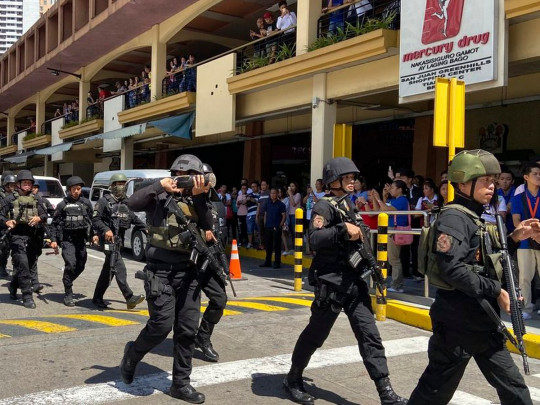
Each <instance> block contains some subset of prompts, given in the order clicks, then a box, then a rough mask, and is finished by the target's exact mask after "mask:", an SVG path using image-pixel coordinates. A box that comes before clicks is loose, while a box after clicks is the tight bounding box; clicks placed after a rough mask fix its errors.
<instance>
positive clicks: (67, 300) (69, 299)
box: [64, 288, 75, 307]
mask: <svg viewBox="0 0 540 405" xmlns="http://www.w3.org/2000/svg"><path fill="white" fill-rule="evenodd" d="M64 305H65V306H66V307H74V306H75V301H73V290H72V289H71V288H66V294H65V295H64Z"/></svg>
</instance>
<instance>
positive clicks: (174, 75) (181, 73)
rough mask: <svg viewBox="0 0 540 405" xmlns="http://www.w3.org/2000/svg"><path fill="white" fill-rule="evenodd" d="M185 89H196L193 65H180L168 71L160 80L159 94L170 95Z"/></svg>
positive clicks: (195, 74)
mask: <svg viewBox="0 0 540 405" xmlns="http://www.w3.org/2000/svg"><path fill="white" fill-rule="evenodd" d="M185 91H191V92H196V91H197V68H196V67H195V66H185V67H180V68H178V69H177V70H175V71H174V72H170V73H168V74H167V76H165V78H163V80H162V81H161V94H163V95H164V96H171V95H173V94H178V93H183V92H185Z"/></svg>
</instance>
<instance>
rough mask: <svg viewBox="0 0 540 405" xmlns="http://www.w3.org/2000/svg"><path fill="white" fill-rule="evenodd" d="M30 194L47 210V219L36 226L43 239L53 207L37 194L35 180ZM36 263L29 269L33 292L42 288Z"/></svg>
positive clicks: (37, 291)
mask: <svg viewBox="0 0 540 405" xmlns="http://www.w3.org/2000/svg"><path fill="white" fill-rule="evenodd" d="M32 194H34V196H35V197H36V198H37V200H38V203H39V204H41V205H42V206H43V208H44V209H45V211H46V212H47V220H45V221H43V223H41V226H40V227H39V228H38V229H39V234H40V235H39V237H40V238H41V239H42V240H44V239H45V231H46V230H48V225H47V221H48V219H49V215H52V214H54V208H53V206H52V204H51V203H50V202H49V200H47V199H46V198H45V197H43V196H42V195H41V194H39V182H38V181H37V180H36V181H35V182H34V185H33V186H32ZM48 234H49V236H50V230H48ZM40 255H41V254H40ZM37 265H38V261H37V260H36V262H35V263H34V265H33V266H32V268H31V269H30V274H31V277H32V291H34V292H35V293H39V292H41V290H43V284H41V283H40V282H39V274H38V267H37Z"/></svg>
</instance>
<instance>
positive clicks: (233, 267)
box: [229, 239, 242, 280]
mask: <svg viewBox="0 0 540 405" xmlns="http://www.w3.org/2000/svg"><path fill="white" fill-rule="evenodd" d="M229 270H230V271H231V279H232V280H241V279H242V269H241V268H240V257H239V256H238V245H237V244H236V239H233V241H232V246H231V262H230V264H229Z"/></svg>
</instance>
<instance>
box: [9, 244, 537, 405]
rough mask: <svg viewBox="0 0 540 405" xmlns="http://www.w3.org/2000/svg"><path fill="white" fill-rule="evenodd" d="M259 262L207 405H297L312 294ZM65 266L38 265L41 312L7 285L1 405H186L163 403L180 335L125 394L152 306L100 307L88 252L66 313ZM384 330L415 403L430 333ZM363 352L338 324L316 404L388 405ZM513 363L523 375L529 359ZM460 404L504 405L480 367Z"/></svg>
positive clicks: (207, 371) (46, 261)
mask: <svg viewBox="0 0 540 405" xmlns="http://www.w3.org/2000/svg"><path fill="white" fill-rule="evenodd" d="M259 263H260V261H257V260H253V259H242V270H243V276H244V280H241V281H237V282H236V283H235V287H236V289H237V291H238V293H239V297H237V298H233V297H232V294H229V295H230V297H229V299H230V300H231V301H232V302H231V305H230V306H229V307H228V312H227V313H226V316H225V317H224V318H223V319H222V321H221V323H220V324H219V325H218V326H217V327H216V330H215V333H214V337H213V342H214V347H215V348H216V350H218V352H219V353H220V356H221V360H220V362H219V363H217V364H214V363H206V362H205V361H203V360H202V359H201V356H200V355H199V354H198V353H196V354H195V358H194V362H193V363H194V369H193V374H192V380H193V385H195V386H197V387H199V389H200V390H201V391H202V392H203V393H204V394H205V395H206V398H207V400H206V403H208V404H262V405H266V404H280V403H291V402H290V401H288V399H287V397H286V395H285V392H284V391H283V389H282V385H281V384H282V379H283V374H284V373H285V372H286V371H287V369H288V367H289V361H290V354H291V352H292V349H293V347H294V344H295V342H296V339H297V337H298V335H299V333H300V332H301V331H302V329H303V327H304V326H305V325H306V323H307V320H308V318H309V305H310V301H311V299H312V296H311V294H310V293H309V292H307V291H304V292H302V293H294V291H292V288H291V286H290V283H289V281H290V280H292V276H293V270H292V267H290V268H283V269H280V270H274V269H264V270H261V269H259V268H258V264H259ZM62 264H63V263H62V260H61V257H54V256H42V258H41V259H40V262H39V269H40V277H41V281H42V283H44V284H45V285H46V288H45V290H44V291H43V293H42V294H41V296H40V298H38V299H37V300H36V304H37V309H35V310H28V309H25V308H23V307H22V304H21V303H20V302H14V301H11V300H10V299H9V296H8V293H7V288H6V287H5V284H6V283H5V281H6V280H3V282H2V281H0V286H1V287H0V308H1V311H0V334H2V336H1V337H0V405H3V404H25V405H26V404H63V403H66V404H67V403H69V404H77V405H78V404H98V403H102V404H124V403H125V404H128V403H129V404H143V403H144V404H147V403H149V401H150V403H152V404H173V403H179V401H178V400H176V399H173V398H171V397H170V396H168V395H167V394H166V392H167V390H168V388H169V386H170V370H171V368H172V357H171V354H172V340H171V339H172V335H171V336H169V338H168V339H167V340H166V341H165V342H163V343H162V344H161V345H160V346H158V347H157V348H156V349H155V350H154V351H153V352H151V353H149V354H148V355H147V356H146V357H145V358H144V360H143V361H142V362H141V364H140V365H139V367H138V369H137V374H136V376H137V378H136V379H135V381H134V383H133V384H132V385H130V386H126V385H125V384H123V383H122V382H121V381H120V378H119V370H118V364H119V362H120V359H121V357H122V352H123V348H124V345H125V343H126V342H127V341H129V340H132V339H134V338H135V337H136V336H137V335H138V333H139V331H140V330H141V328H142V327H143V326H144V323H145V320H146V316H147V315H146V312H145V310H146V305H145V303H143V304H141V305H140V307H137V308H136V310H134V311H127V310H126V306H125V303H124V302H123V299H122V296H121V294H120V291H119V290H118V287H117V286H116V284H115V282H114V281H113V285H112V286H111V287H110V288H109V290H108V291H107V293H106V295H105V298H106V300H108V301H109V302H111V309H110V310H107V311H97V310H96V309H94V308H93V307H92V304H91V297H92V293H93V288H94V285H95V281H96V280H97V277H98V275H99V271H100V269H101V265H102V264H103V255H102V253H100V252H98V251H90V255H89V260H88V264H87V268H86V270H85V272H84V273H83V274H82V275H81V276H80V278H79V279H78V280H77V281H76V282H75V286H74V291H75V293H76V297H75V298H76V300H77V305H76V307H74V308H68V307H65V306H64V305H63V304H62V296H63V294H62V284H61V274H62V271H61V269H62ZM126 264H127V267H128V272H129V281H130V284H131V286H132V288H133V290H134V291H135V293H142V292H143V288H142V282H141V281H139V280H135V279H134V276H133V274H134V273H135V271H136V270H138V269H140V268H142V265H143V264H141V263H138V262H133V261H131V260H129V259H127V260H126ZM8 267H9V266H8ZM229 293H230V290H229ZM203 302H204V298H203ZM378 326H379V329H380V331H381V335H382V337H383V340H384V341H385V346H386V350H387V357H388V363H389V367H390V371H391V379H392V383H393V385H394V387H395V389H396V391H397V392H398V393H399V394H401V395H403V396H408V395H409V394H410V393H411V391H412V390H413V389H414V387H415V385H416V382H417V381H418V378H419V377H420V375H421V373H422V371H423V370H424V368H425V366H426V364H427V356H426V348H427V341H428V338H429V336H430V333H429V332H426V331H423V330H420V329H416V328H413V327H410V326H408V325H404V324H400V323H397V322H395V321H392V320H387V321H385V322H380V323H379V324H378ZM355 343H356V342H355V339H354V337H353V334H352V332H351V330H350V327H349V325H348V321H347V319H346V317H345V316H344V315H341V316H340V317H339V319H338V321H337V322H336V325H335V327H334V329H333V330H332V333H331V335H330V337H329V339H328V340H327V342H326V343H325V345H324V347H323V348H322V349H321V350H319V351H318V352H317V354H316V356H314V358H313V359H312V362H311V363H310V368H309V369H308V370H306V372H305V377H306V385H307V387H308V390H309V391H310V392H311V393H313V394H314V395H315V396H316V397H317V401H316V403H317V404H343V405H348V404H362V405H375V404H379V401H378V399H377V393H376V390H375V386H374V384H373V383H372V382H371V380H370V379H369V377H368V375H367V373H366V370H365V368H364V366H363V364H362V363H361V358H360V355H359V353H358V349H357V347H356V346H355ZM514 359H515V361H516V364H517V365H518V367H521V362H520V359H519V358H518V357H517V356H515V357H514ZM530 365H531V376H526V381H527V383H528V384H529V386H530V387H531V393H532V395H533V399H534V400H535V401H536V402H535V403H538V404H540V362H539V361H537V360H534V359H531V360H530ZM150 396H151V398H150ZM452 403H453V404H456V405H457V404H459V405H469V404H470V405H477V404H478V405H484V404H485V405H487V404H491V403H495V404H496V403H498V399H497V395H496V393H495V390H494V389H493V388H491V387H490V386H489V385H488V384H487V382H486V381H485V379H484V378H483V377H482V375H481V373H480V372H479V370H478V368H477V367H476V365H475V364H474V363H473V362H471V364H470V366H469V367H468V369H467V372H466V374H465V377H464V378H463V380H462V382H461V384H460V386H459V389H458V392H457V393H456V396H455V397H454V399H453V401H452Z"/></svg>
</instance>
